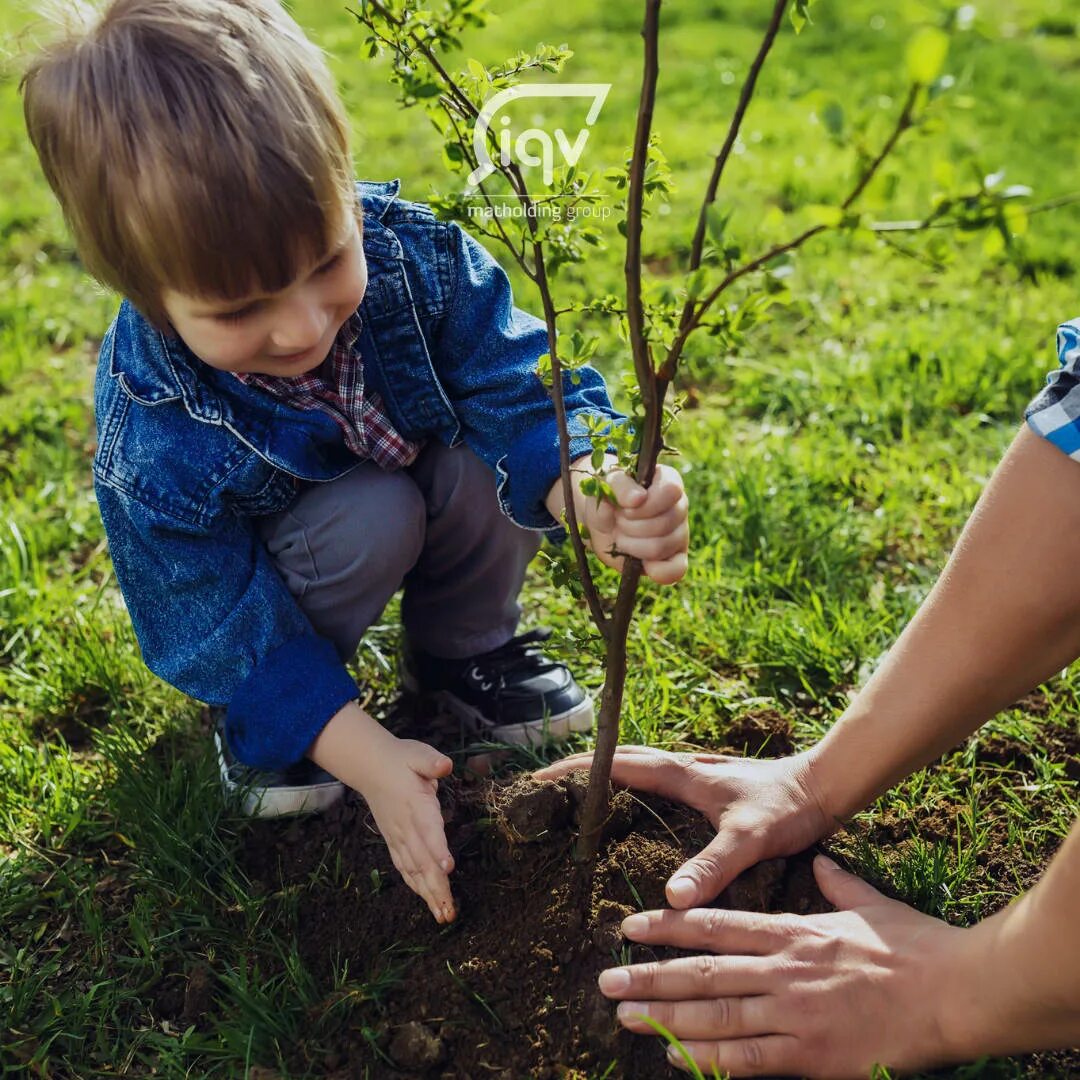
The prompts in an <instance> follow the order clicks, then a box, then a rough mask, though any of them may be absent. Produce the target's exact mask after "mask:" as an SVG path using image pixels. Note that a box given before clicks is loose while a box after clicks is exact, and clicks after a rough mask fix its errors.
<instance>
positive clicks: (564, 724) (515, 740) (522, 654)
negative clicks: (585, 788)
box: [401, 628, 593, 746]
mask: <svg viewBox="0 0 1080 1080" xmlns="http://www.w3.org/2000/svg"><path fill="white" fill-rule="evenodd" d="M549 637H551V631H550V630H548V629H546V628H540V629H536V630H530V631H529V632H528V633H527V634H519V635H518V636H517V637H515V638H511V639H510V640H509V641H508V642H507V643H506V644H505V645H501V646H499V648H497V649H492V650H491V652H486V653H481V654H480V655H479V656H470V657H468V658H466V659H464V660H445V659H442V658H440V657H437V656H432V655H430V654H429V653H422V652H420V651H419V650H415V649H411V648H410V647H409V645H408V644H407V643H406V646H405V649H404V650H403V653H402V662H401V684H402V686H403V687H404V689H405V690H407V691H409V692H410V693H414V694H425V695H429V696H431V697H435V698H437V699H439V700H440V701H441V702H442V703H443V704H445V705H446V707H447V708H448V709H449V710H450V711H451V712H453V713H455V714H456V715H457V716H459V717H461V718H462V719H463V720H465V721H466V723H468V724H469V725H470V726H471V727H472V728H473V730H474V731H475V732H476V733H477V734H478V735H480V736H481V737H482V738H484V739H487V740H490V741H491V742H501V743H508V744H510V745H511V746H539V745H541V744H542V743H543V742H544V741H545V740H549V741H554V742H561V741H562V740H564V739H567V738H568V737H569V736H570V733H571V732H574V731H589V730H591V728H592V719H593V705H592V698H590V697H589V695H588V694H586V693H585V691H584V690H582V688H581V687H580V686H578V684H577V683H576V682H575V681H574V676H573V675H571V674H570V670H569V668H567V666H566V665H565V664H560V663H559V662H558V661H557V660H552V659H551V658H550V657H548V656H545V655H544V653H543V652H542V651H541V649H540V647H539V646H540V643H541V642H544V641H547V639H548V638H549Z"/></svg>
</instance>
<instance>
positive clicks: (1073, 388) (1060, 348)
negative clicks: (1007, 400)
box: [1024, 319, 1080, 461]
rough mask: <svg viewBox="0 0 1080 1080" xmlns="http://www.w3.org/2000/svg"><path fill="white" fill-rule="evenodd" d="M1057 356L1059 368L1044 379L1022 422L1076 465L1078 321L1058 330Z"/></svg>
mask: <svg viewBox="0 0 1080 1080" xmlns="http://www.w3.org/2000/svg"><path fill="white" fill-rule="evenodd" d="M1057 353H1058V363H1059V364H1060V365H1061V366H1060V367H1059V368H1058V369H1057V370H1056V371H1051V372H1050V374H1049V375H1047V376H1046V386H1045V388H1044V389H1043V390H1042V391H1041V392H1040V393H1039V394H1038V395H1037V396H1036V397H1035V398H1034V399H1033V400H1032V402H1031V404H1029V405H1028V407H1027V409H1025V410H1024V418H1025V419H1026V420H1027V422H1028V425H1029V426H1030V427H1031V429H1032V431H1034V432H1035V433H1036V434H1037V435H1041V436H1042V437H1043V438H1044V439H1047V440H1049V441H1050V442H1052V443H1053V444H1054V445H1055V446H1056V447H1057V448H1058V449H1059V450H1061V451H1063V452H1064V453H1066V454H1068V455H1069V457H1071V458H1074V459H1075V460H1077V461H1080V319H1073V320H1072V321H1071V322H1067V323H1062V325H1061V326H1059V327H1058V332H1057Z"/></svg>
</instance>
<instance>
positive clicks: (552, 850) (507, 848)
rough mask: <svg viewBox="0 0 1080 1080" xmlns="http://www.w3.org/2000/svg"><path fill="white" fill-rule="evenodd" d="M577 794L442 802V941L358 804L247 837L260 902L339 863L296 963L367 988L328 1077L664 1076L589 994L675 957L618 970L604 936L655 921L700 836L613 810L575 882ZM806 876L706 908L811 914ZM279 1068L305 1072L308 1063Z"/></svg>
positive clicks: (613, 941)
mask: <svg viewBox="0 0 1080 1080" xmlns="http://www.w3.org/2000/svg"><path fill="white" fill-rule="evenodd" d="M585 783H586V780H585V778H584V777H583V776H581V775H578V776H575V777H570V778H567V779H566V780H561V781H558V782H555V783H551V782H547V783H537V782H535V781H533V780H531V779H529V778H527V777H524V778H517V779H515V780H514V781H513V782H511V783H509V784H503V785H499V784H494V783H491V782H482V783H473V784H465V783H459V782H455V781H451V782H450V783H449V784H444V792H443V805H444V818H445V820H446V828H447V838H448V840H449V843H450V847H451V851H452V852H453V854H454V858H455V861H456V864H457V867H456V869H455V871H454V874H453V877H452V884H453V888H454V894H455V897H456V899H457V901H458V905H459V916H458V919H457V921H456V922H455V923H454V924H453V925H451V926H449V927H446V928H443V929H440V928H439V927H437V926H436V924H435V923H434V922H433V921H432V919H431V917H430V915H429V914H428V913H427V910H426V907H425V906H424V904H423V903H422V902H421V901H420V900H419V899H418V898H417V897H416V896H414V895H413V894H412V893H411V892H410V891H409V890H408V889H407V888H406V886H405V885H404V884H403V883H402V881H401V879H400V878H399V876H398V875H397V873H396V872H395V871H394V870H393V868H392V866H391V864H390V860H389V856H388V854H387V851H386V847H385V845H384V844H383V843H382V841H381V839H380V838H379V836H378V834H377V832H376V831H375V829H374V826H373V825H372V823H371V821H370V818H369V817H368V814H367V811H366V808H365V806H364V804H363V802H362V801H360V800H359V799H355V798H353V797H351V796H349V797H347V798H346V799H345V800H343V801H342V802H341V803H339V804H338V805H337V806H335V807H334V808H332V809H331V810H330V811H329V812H327V813H326V814H324V815H323V816H322V817H321V818H308V819H299V820H296V821H294V822H292V823H290V824H287V825H286V824H283V823H280V822H278V823H273V822H264V823H256V824H255V825H254V827H253V828H252V830H251V833H250V835H249V836H248V838H247V842H246V843H245V845H244V854H243V866H244V869H245V871H246V872H247V874H248V875H249V876H250V877H251V878H252V879H253V880H254V881H255V883H256V885H257V886H258V887H260V888H261V889H265V890H266V891H268V892H274V891H275V890H281V889H282V888H283V887H284V888H285V889H286V890H290V889H293V890H295V889H296V888H298V887H300V888H302V887H303V883H305V882H307V881H308V880H309V879H310V876H311V875H312V874H313V872H314V871H315V870H316V868H317V867H318V866H319V865H320V863H322V862H323V861H324V860H325V859H326V853H327V852H328V851H329V852H333V853H334V854H333V855H332V856H331V857H332V858H334V859H336V858H337V852H340V857H341V866H342V870H341V873H342V874H343V875H345V878H346V880H345V883H344V884H342V885H340V886H338V887H333V888H327V887H325V886H323V887H321V888H317V889H307V890H304V892H303V896H302V898H301V900H300V906H299V912H300V917H299V919H298V926H299V937H300V951H301V954H302V956H303V958H304V960H305V962H306V963H307V965H308V966H309V968H310V969H311V970H312V972H313V973H314V974H315V975H316V977H317V978H320V979H325V980H326V981H327V982H329V981H330V976H331V972H332V971H333V970H334V969H335V967H336V968H338V969H340V967H341V965H343V964H344V963H346V962H347V963H348V966H349V971H350V973H352V974H353V975H354V976H356V975H358V974H360V973H368V977H369V978H370V979H372V980H373V981H374V982H376V983H379V984H380V987H381V990H380V994H379V1001H378V1005H377V1006H376V1005H374V1004H372V1005H371V1006H370V1011H369V1012H367V1013H366V1014H365V1020H364V1029H366V1034H365V1031H364V1030H357V1031H354V1032H349V1033H346V1034H345V1035H344V1036H343V1040H342V1044H341V1045H340V1046H339V1047H336V1048H335V1051H334V1052H333V1053H332V1055H331V1060H330V1061H329V1062H327V1063H326V1064H327V1065H328V1066H330V1065H332V1066H333V1067H332V1068H329V1067H328V1068H327V1070H326V1072H327V1074H330V1073H333V1075H335V1076H342V1077H344V1076H352V1075H356V1076H360V1075H369V1076H372V1077H380V1076H387V1077H389V1076H398V1077H400V1076H402V1075H405V1076H424V1077H428V1076H430V1077H442V1078H447V1080H449V1078H455V1080H457V1078H461V1080H464V1078H470V1080H472V1078H475V1077H483V1076H490V1077H493V1078H498V1080H518V1078H521V1077H526V1076H530V1077H552V1078H554V1077H566V1076H568V1075H577V1076H584V1075H603V1074H604V1070H605V1069H607V1068H608V1067H609V1066H611V1065H612V1064H613V1063H614V1068H613V1069H612V1071H611V1072H610V1073H608V1074H607V1075H609V1076H612V1077H625V1078H634V1077H642V1078H644V1077H656V1076H658V1075H665V1074H667V1072H668V1071H669V1066H668V1065H667V1063H666V1060H665V1056H664V1049H663V1043H662V1042H661V1041H660V1040H658V1039H649V1038H642V1037H640V1036H631V1035H629V1034H627V1033H626V1032H624V1031H623V1030H622V1029H621V1028H619V1027H618V1025H617V1024H616V1022H615V1015H614V1007H613V1005H612V1004H611V1003H610V1002H609V1001H607V1000H606V999H605V998H604V997H603V996H602V995H601V994H600V992H599V990H598V989H597V982H596V980H597V976H598V975H599V973H600V972H601V971H602V970H603V969H604V968H607V967H611V966H612V965H613V964H616V963H620V962H624V961H626V960H628V959H630V960H632V961H634V962H637V961H641V960H646V959H653V958H660V957H661V956H662V955H675V954H674V953H673V952H671V951H670V950H662V951H654V950H649V949H646V948H644V947H643V946H638V945H635V946H633V949H632V952H631V950H630V949H629V946H628V943H627V942H625V941H624V939H623V938H622V936H621V934H620V933H619V924H620V922H621V921H622V919H623V918H624V917H625V916H626V915H629V914H630V913H631V912H633V911H638V910H641V909H643V908H656V907H665V906H667V905H666V900H665V898H664V884H665V882H666V881H667V879H668V877H669V876H670V875H671V874H672V873H673V872H674V871H675V870H676V869H677V868H678V867H679V866H680V865H681V864H682V862H683V861H684V860H685V859H686V858H687V857H688V856H690V855H692V854H694V853H696V852H697V851H699V850H700V849H701V848H702V847H703V846H704V845H705V843H706V842H707V841H708V840H709V839H711V835H712V834H711V829H710V827H709V825H708V823H707V822H705V821H704V820H703V819H702V818H701V816H700V815H698V814H696V813H694V812H692V811H689V810H687V809H686V808H685V807H682V806H677V805H674V804H671V803H666V802H663V801H661V800H655V799H649V800H646V799H643V798H641V797H639V796H637V795H634V794H631V793H630V792H628V791H619V792H616V794H615V796H614V799H613V803H612V813H611V816H610V818H609V820H608V823H607V826H606V828H605V833H604V844H603V848H602V852H601V855H600V859H599V862H598V863H597V866H596V870H595V873H594V874H593V875H592V876H591V878H588V877H586V876H584V875H581V874H579V873H578V871H577V870H576V868H575V865H574V862H573V858H572V849H573V843H574V839H575V836H576V828H577V825H576V819H577V815H578V812H579V809H580V806H581V802H582V799H583V797H584V788H585ZM811 859H812V856H811V855H810V854H806V855H803V856H800V857H798V858H797V859H792V860H774V861H772V862H768V863H763V864H761V865H760V866H758V867H755V868H754V869H753V870H751V871H749V872H748V873H746V874H744V875H743V876H742V877H741V878H740V879H739V880H738V881H737V882H735V884H734V885H733V886H732V887H731V888H730V889H729V890H727V892H726V893H725V894H723V895H722V896H721V897H720V898H719V899H718V901H717V906H720V907H740V908H747V909H752V910H757V911H781V910H786V911H798V912H804V913H806V912H810V911H820V910H827V905H825V904H824V901H823V900H822V899H821V897H820V895H819V894H818V892H817V889H816V888H815V887H814V884H813V877H812V873H811V870H810V862H811ZM376 1009H377V1010H378V1015H376V1014H375V1010H376ZM372 1031H376V1032H378V1034H377V1036H376V1037H375V1038H374V1039H372V1038H371V1033H372ZM296 1065H297V1066H302V1067H304V1068H309V1069H310V1068H313V1067H314V1069H315V1071H316V1072H317V1071H318V1065H319V1063H315V1062H310V1061H305V1062H296ZM343 1066H344V1067H345V1071H344V1072H342V1071H340V1070H341V1069H342V1067H343ZM365 1068H366V1069H367V1070H368V1071H367V1072H366V1073H365V1072H364V1071H363V1070H364V1069H365ZM575 1070H577V1071H575Z"/></svg>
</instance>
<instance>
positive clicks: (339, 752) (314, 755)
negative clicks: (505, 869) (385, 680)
mask: <svg viewBox="0 0 1080 1080" xmlns="http://www.w3.org/2000/svg"><path fill="white" fill-rule="evenodd" d="M308 757H310V758H311V759H312V760H313V761H314V762H315V763H316V764H317V765H319V766H321V767H322V768H324V769H326V770H327V772H329V773H332V774H333V775H334V776H336V777H337V778H338V779H339V780H341V781H343V782H344V783H346V784H348V785H349V787H351V788H354V789H355V790H356V791H358V792H359V793H360V794H361V795H362V796H363V797H364V800H365V801H366V802H367V804H368V807H369V808H370V809H371V815H372V817H374V819H375V824H376V826H378V829H379V832H380V833H382V837H383V839H384V840H385V841H386V846H387V847H388V848H389V849H390V858H391V859H392V860H393V863H394V866H395V867H397V869H398V871H399V872H400V874H401V876H402V877H403V878H404V879H405V884H406V885H408V886H409V888H410V889H412V891H413V892H414V893H416V894H417V895H418V896H420V897H421V898H422V899H423V900H424V901H425V902H426V903H427V906H428V907H429V908H430V909H431V914H432V915H434V916H435V921H436V922H440V923H447V922H453V920H454V919H455V918H456V917H457V911H456V909H455V907H454V898H453V896H451V894H450V879H449V874H450V872H451V871H452V870H453V869H454V859H453V857H452V856H451V854H450V849H449V847H448V846H447V844H446V831H445V829H444V828H443V819H442V811H441V809H440V807H439V794H438V792H439V780H441V779H442V778H443V777H444V776H449V775H450V772H451V770H452V769H453V762H452V761H451V760H450V759H449V758H448V757H447V756H446V755H445V754H440V753H439V751H438V750H436V749H435V748H434V747H432V746H428V745H427V744H426V743H422V742H416V741H415V740H413V739H399V738H398V737H397V736H396V735H393V734H391V733H390V732H389V731H387V730H386V728H384V727H383V726H382V725H381V724H379V723H378V722H377V721H376V720H375V719H373V718H372V717H371V716H369V715H368V714H367V713H366V712H364V710H363V709H362V708H360V706H359V705H358V704H357V703H356V702H354V701H353V702H349V703H348V704H347V705H345V706H344V707H343V708H342V709H341V710H340V711H339V712H338V713H337V714H336V715H335V716H334V717H333V718H332V719H331V720H330V722H329V723H328V724H327V725H326V727H324V728H323V730H322V732H321V733H320V734H319V736H318V737H317V738H316V739H315V741H314V742H313V743H312V744H311V746H310V747H309V748H308Z"/></svg>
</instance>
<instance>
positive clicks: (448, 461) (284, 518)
mask: <svg viewBox="0 0 1080 1080" xmlns="http://www.w3.org/2000/svg"><path fill="white" fill-rule="evenodd" d="M259 529H260V535H261V537H262V540H263V542H264V543H265V544H266V548H267V550H268V551H269V552H270V556H271V558H272V559H273V561H274V564H275V566H276V567H277V569H278V572H279V573H280V574H281V576H282V577H283V578H284V580H285V584H286V585H287V586H288V588H289V591H290V592H291V593H292V594H293V596H294V597H296V600H297V602H298V603H299V605H300V607H301V608H302V609H303V611H304V614H305V615H307V617H308V619H310V621H311V624H312V626H313V627H314V628H315V632H316V633H318V634H321V635H322V636H323V637H325V638H328V639H329V640H330V641H332V642H333V643H334V644H335V645H336V646H337V650H338V653H339V654H340V655H341V658H342V659H343V660H348V659H349V658H350V657H351V656H352V655H353V653H355V652H356V647H357V646H358V645H359V643H360V639H361V638H362V637H363V636H364V632H365V631H366V630H367V629H368V627H369V626H371V625H372V624H373V623H374V622H375V621H376V620H377V619H378V618H379V615H380V614H381V613H382V610H383V608H384V607H385V606H386V604H387V602H388V601H389V600H390V598H391V597H392V596H393V595H394V593H395V592H397V590H398V589H399V588H401V587H402V586H404V589H405V593H404V596H403V598H402V603H401V616H402V623H403V625H404V628H405V632H406V634H407V635H408V637H409V640H410V642H411V643H412V645H413V646H414V647H415V648H417V649H420V650H422V651H423V652H428V653H432V654H434V655H435V656H440V657H446V658H453V659H460V658H464V657H467V656H473V655H475V654H477V653H481V652H487V651H488V650H490V649H495V648H498V647H499V646H500V645H503V644H505V643H506V642H507V641H509V640H510V638H511V637H513V634H514V630H515V629H516V627H517V621H518V617H519V616H520V614H521V608H520V607H519V606H518V602H517V596H518V592H519V591H520V589H521V584H522V581H523V580H524V577H525V568H526V567H527V566H528V564H529V561H530V560H531V559H532V557H533V556H534V555H535V554H536V552H537V550H538V548H539V546H540V537H539V534H537V533H534V532H529V531H528V530H526V529H522V528H520V527H518V526H517V525H515V524H514V523H513V522H511V521H510V520H509V519H508V518H507V517H505V516H504V515H503V513H502V512H501V511H500V509H499V505H498V500H497V498H496V494H495V478H494V476H493V474H492V472H491V469H489V468H488V467H487V466H486V465H485V464H484V463H483V462H482V461H481V460H480V459H479V458H478V457H476V455H475V454H474V453H473V452H472V451H471V450H469V449H468V448H467V447H465V446H457V447H455V448H454V449H453V450H449V449H447V448H446V447H445V446H443V445H442V444H439V443H429V444H428V445H427V446H426V447H425V448H424V449H423V450H422V451H421V452H420V455H419V457H418V458H417V459H416V461H415V462H414V463H413V464H412V465H411V466H410V467H409V468H407V469H401V470H398V471H397V472H386V471H384V470H383V469H381V468H379V466H378V465H376V464H375V463H374V462H371V461H365V462H363V463H361V464H360V465H359V466H357V468H355V469H353V470H352V472H349V473H346V474H345V475H344V476H342V477H340V478H339V479H337V480H333V481H331V482H330V483H327V484H315V485H313V486H311V487H309V488H306V489H305V490H304V491H302V492H301V493H300V495H298V496H297V498H296V500H295V501H294V502H293V503H292V504H291V505H290V506H289V507H288V509H286V510H283V511H281V512H280V513H278V514H271V515H269V516H267V517H265V518H263V519H261V520H260V522H259Z"/></svg>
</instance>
